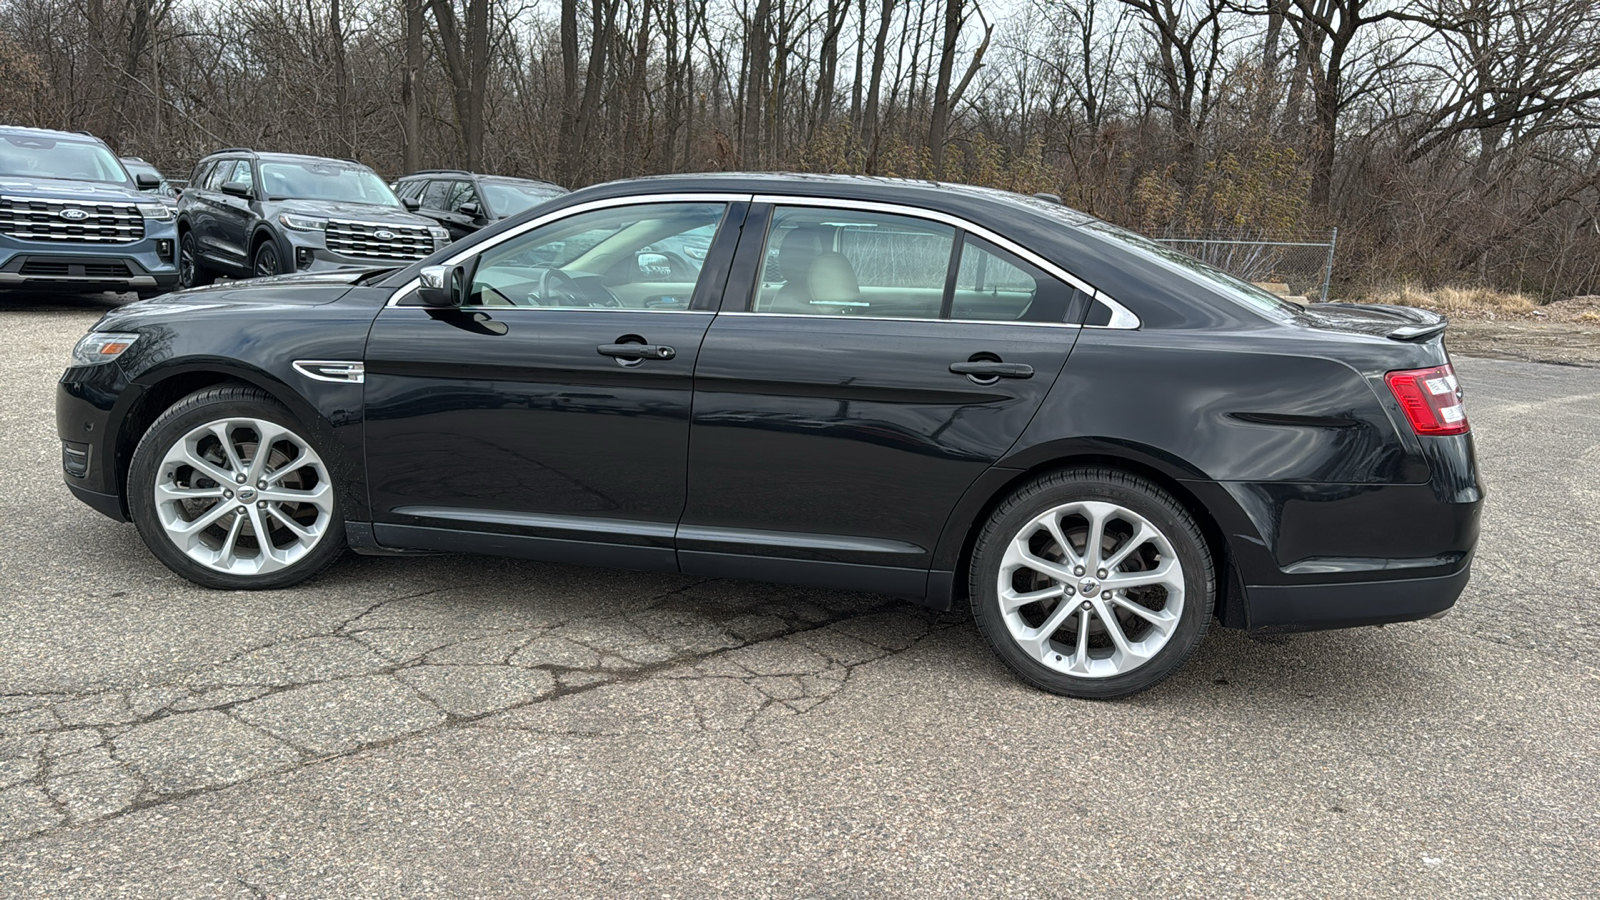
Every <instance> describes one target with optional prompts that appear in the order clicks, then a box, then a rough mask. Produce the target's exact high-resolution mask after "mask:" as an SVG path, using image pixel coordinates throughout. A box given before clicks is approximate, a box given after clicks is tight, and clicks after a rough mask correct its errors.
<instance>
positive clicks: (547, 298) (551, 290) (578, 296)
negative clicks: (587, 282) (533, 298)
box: [537, 268, 622, 307]
mask: <svg viewBox="0 0 1600 900" xmlns="http://www.w3.org/2000/svg"><path fill="white" fill-rule="evenodd" d="M537 293H538V297H539V302H540V303H541V304H543V305H545V306H552V305H554V306H561V305H564V304H563V303H562V302H561V301H562V300H565V301H566V304H570V305H572V306H601V307H604V306H617V307H620V306H621V305H622V301H621V300H618V299H617V298H616V297H615V296H614V295H613V294H612V293H611V292H610V291H607V290H605V289H604V288H601V289H600V293H602V294H604V295H605V296H603V297H600V298H598V299H596V298H593V297H590V296H588V294H589V291H588V290H587V289H586V288H585V286H584V285H581V284H579V283H578V281H577V279H575V278H573V277H572V276H571V275H568V274H567V273H566V272H563V271H561V270H560V269H557V268H548V269H545V270H544V271H543V272H541V273H539V287H538V291H537ZM558 295H559V297H558ZM552 300H555V302H554V303H552Z"/></svg>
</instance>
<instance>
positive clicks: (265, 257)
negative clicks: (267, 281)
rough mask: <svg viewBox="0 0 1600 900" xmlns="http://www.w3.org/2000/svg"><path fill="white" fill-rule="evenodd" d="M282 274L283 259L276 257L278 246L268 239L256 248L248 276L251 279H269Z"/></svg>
mask: <svg viewBox="0 0 1600 900" xmlns="http://www.w3.org/2000/svg"><path fill="white" fill-rule="evenodd" d="M283 272H284V269H283V259H282V257H280V256H279V255H278V244H277V242H276V241H274V240H273V239H272V238H270V237H269V238H267V239H266V240H264V241H262V242H261V246H259V247H257V248H256V253H255V256H254V257H253V258H252V261H251V263H250V275H251V277H252V278H271V277H272V276H274V275H282V274H283Z"/></svg>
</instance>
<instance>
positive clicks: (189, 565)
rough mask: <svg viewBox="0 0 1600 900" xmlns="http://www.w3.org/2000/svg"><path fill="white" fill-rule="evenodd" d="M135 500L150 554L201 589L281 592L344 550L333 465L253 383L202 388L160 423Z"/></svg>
mask: <svg viewBox="0 0 1600 900" xmlns="http://www.w3.org/2000/svg"><path fill="white" fill-rule="evenodd" d="M128 505H129V507H130V509H131V511H132V513H133V521H134V524H135V525H136V526H137V527H138V529H139V535H140V536H141V537H142V538H144V542H145V544H146V545H147V546H148V547H149V548H150V550H151V552H152V553H154V554H155V555H156V557H157V558H158V559H160V560H161V561H162V562H163V563H165V564H166V565H167V567H168V568H170V569H172V570H173V571H174V572H177V573H178V574H179V575H182V576H183V577H185V578H187V579H189V580H190V581H193V582H195V583H197V584H201V585H204V586H206V587H213V588H226V589H233V590H237V589H242V588H245V589H249V588H278V587H286V586H288V585H291V584H295V583H297V582H300V581H304V580H305V579H307V578H310V577H311V576H313V575H316V574H317V573H318V572H321V571H322V570H323V569H325V568H327V566H328V565H329V564H330V563H332V562H333V560H334V559H335V558H336V557H338V555H339V552H340V551H341V550H342V549H343V548H344V516H343V513H342V511H341V509H340V506H339V499H338V491H337V490H336V485H335V484H334V481H333V472H332V468H331V467H330V466H329V465H328V463H327V462H326V461H325V459H324V457H323V456H322V454H321V453H319V452H318V451H317V449H316V447H315V446H314V445H313V443H312V442H311V441H310V440H309V439H308V438H307V436H306V434H305V429H303V428H302V427H301V426H299V425H298V424H296V423H295V421H294V419H293V417H292V416H291V415H290V414H289V411H288V410H287V409H285V408H284V407H283V405H282V404H280V403H278V402H277V401H276V400H274V399H272V397H271V396H270V395H268V394H267V393H266V392H265V391H262V390H260V389H258V388H252V387H244V386H240V385H227V386H220V387H213V388H207V389H206V390H203V391H199V392H197V393H194V394H191V395H189V396H188V397H185V398H184V399H183V400H181V401H179V402H178V403H177V404H176V405H174V406H173V407H172V408H171V409H169V410H167V411H166V412H165V413H163V414H162V415H161V417H160V418H158V419H156V421H155V423H154V424H153V425H151V427H150V430H149V431H148V432H146V433H145V436H144V438H143V439H142V440H141V441H140V442H139V447H138V449H137V450H136V451H134V455H133V461H132V464H131V467H130V468H129V472H128Z"/></svg>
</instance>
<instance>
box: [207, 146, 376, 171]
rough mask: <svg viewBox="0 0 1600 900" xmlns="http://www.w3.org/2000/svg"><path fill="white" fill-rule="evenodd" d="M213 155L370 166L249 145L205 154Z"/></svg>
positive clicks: (328, 157)
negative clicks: (254, 148) (252, 147)
mask: <svg viewBox="0 0 1600 900" xmlns="http://www.w3.org/2000/svg"><path fill="white" fill-rule="evenodd" d="M213 156H250V157H254V158H255V159H258V160H261V161H263V162H298V163H316V164H319V165H328V164H330V163H331V164H333V165H338V166H355V167H357V168H361V169H366V168H370V167H369V166H367V164H366V163H360V162H356V161H355V160H353V159H338V158H336V157H332V156H311V155H310V154H306V153H277V152H274V151H271V150H252V149H250V148H249V147H228V148H227V149H224V150H215V151H212V152H211V153H208V154H206V155H205V159H210V158H212V157H213Z"/></svg>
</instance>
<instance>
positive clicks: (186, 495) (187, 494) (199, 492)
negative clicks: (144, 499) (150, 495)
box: [156, 483, 223, 503]
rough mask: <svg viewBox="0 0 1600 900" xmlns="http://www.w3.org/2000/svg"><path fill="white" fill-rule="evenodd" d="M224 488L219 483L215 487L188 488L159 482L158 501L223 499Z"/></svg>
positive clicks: (179, 501) (176, 501)
mask: <svg viewBox="0 0 1600 900" xmlns="http://www.w3.org/2000/svg"><path fill="white" fill-rule="evenodd" d="M222 491H223V488H222V486H221V485H218V486H217V487H214V488H186V487H179V486H177V485H175V484H165V483H162V484H157V485H156V501H157V502H158V503H182V502H183V501H185V500H213V499H215V500H221V499H222Z"/></svg>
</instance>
